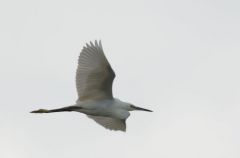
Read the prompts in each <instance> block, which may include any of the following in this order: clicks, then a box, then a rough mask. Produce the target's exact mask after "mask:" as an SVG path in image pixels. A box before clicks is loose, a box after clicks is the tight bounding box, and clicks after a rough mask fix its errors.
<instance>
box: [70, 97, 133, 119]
mask: <svg viewBox="0 0 240 158" xmlns="http://www.w3.org/2000/svg"><path fill="white" fill-rule="evenodd" d="M126 105H127V104H126V103H125V102H122V101H120V100H119V99H107V100H99V101H95V100H88V101H83V102H79V103H77V104H76V105H74V106H77V107H79V109H78V110H77V111H78V112H81V113H84V114H86V115H92V116H102V117H112V118H115V119H127V118H128V116H129V115H130V113H129V112H128V109H126Z"/></svg>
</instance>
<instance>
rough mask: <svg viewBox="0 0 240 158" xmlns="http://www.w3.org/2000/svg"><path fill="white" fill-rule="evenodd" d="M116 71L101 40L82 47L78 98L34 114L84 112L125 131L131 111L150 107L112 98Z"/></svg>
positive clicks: (78, 69)
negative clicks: (69, 104)
mask: <svg viewBox="0 0 240 158" xmlns="http://www.w3.org/2000/svg"><path fill="white" fill-rule="evenodd" d="M114 78H115V73H114V71H113V69H112V68H111V66H110V64H109V62H108V60H107V58H106V57H105V55H104V52H103V48H102V44H101V41H99V42H98V41H96V40H95V44H93V43H92V42H90V44H88V43H87V44H86V46H84V47H83V49H82V51H81V53H80V56H79V59H78V68H77V73H76V87H77V92H78V100H77V101H76V103H75V104H73V105H71V106H66V107H63V108H58V109H52V110H47V109H39V110H35V111H32V112H31V113H53V112H67V111H68V112H71V111H76V112H81V113H84V114H86V115H87V116H88V117H89V118H91V119H93V120H94V121H95V122H97V123H98V124H100V125H102V126H103V127H105V128H107V129H110V130H120V131H126V119H127V118H128V117H129V115H130V113H129V111H133V110H142V111H148V112H152V111H151V110H148V109H145V108H141V107H137V106H134V105H132V104H130V103H127V102H123V101H121V100H119V99H116V98H113V94H112V84H113V80H114Z"/></svg>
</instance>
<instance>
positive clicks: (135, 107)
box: [127, 104, 153, 112]
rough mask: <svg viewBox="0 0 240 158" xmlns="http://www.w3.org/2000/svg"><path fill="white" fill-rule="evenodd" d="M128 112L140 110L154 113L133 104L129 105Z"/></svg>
mask: <svg viewBox="0 0 240 158" xmlns="http://www.w3.org/2000/svg"><path fill="white" fill-rule="evenodd" d="M127 108H128V111H133V110H140V111H147V112H153V111H152V110H149V109H145V108H141V107H138V106H135V105H132V104H128V105H127Z"/></svg>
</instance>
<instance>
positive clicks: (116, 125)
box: [87, 115, 126, 132]
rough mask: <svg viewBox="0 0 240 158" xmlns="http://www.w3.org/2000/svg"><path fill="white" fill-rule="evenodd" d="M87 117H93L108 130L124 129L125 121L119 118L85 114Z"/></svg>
mask: <svg viewBox="0 0 240 158" xmlns="http://www.w3.org/2000/svg"><path fill="white" fill-rule="evenodd" d="M87 116H88V117H89V118H91V119H93V120H94V121H95V122H97V123H98V124H100V125H102V126H103V127H105V128H107V129H110V130H115V131H117V130H120V131H124V132H125V131H126V121H125V120H120V119H114V118H110V117H102V116H91V115H87Z"/></svg>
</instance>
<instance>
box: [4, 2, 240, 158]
mask: <svg viewBox="0 0 240 158" xmlns="http://www.w3.org/2000/svg"><path fill="white" fill-rule="evenodd" d="M239 28H240V2H239V1H237V0H218V1H217V0H215V1H214V0H201V1H200V0H199V1H190V0H181V1H179V0H170V1H161V0H146V1H140V0H138V1H137V0H135V1H128V0H121V1H111V0H101V1H97V0H92V1H91V0H86V1H83V0H75V1H73V0H68V1H59V0H41V1H31V0H21V1H18V0H9V1H5V0H3V1H0V43H1V44H0V45H1V46H0V65H1V66H0V74H1V76H0V81H1V82H0V95H1V99H0V108H1V110H0V157H1V158H47V157H51V158H76V157H78V158H80V157H81V158H97V157H104V158H133V157H137V158H147V157H149V158H239V157H240V134H239V133H240V123H239V121H240V71H239V69H240V29H239ZM95 39H98V40H99V39H101V40H102V44H103V48H104V51H105V54H106V56H107V58H108V60H109V61H110V63H111V65H112V67H113V69H114V70H115V73H116V75H117V77H116V79H115V81H114V87H113V92H114V96H115V97H117V98H119V99H121V100H123V101H128V102H131V103H133V104H134V105H137V106H140V107H145V108H149V109H151V110H153V111H154V112H153V113H147V112H132V113H131V116H130V117H129V119H128V120H127V132H126V133H123V132H114V131H109V130H106V129H104V128H103V127H101V126H99V125H98V124H96V123H95V122H94V121H92V120H90V119H89V118H87V117H86V116H85V115H84V114H80V113H74V112H72V113H56V114H46V115H34V114H30V113H29V111H31V110H35V109H38V108H57V107H62V106H67V105H71V104H73V103H74V102H75V101H76V99H77V93H76V89H75V72H76V67H77V58H78V55H79V52H80V50H81V48H82V47H83V46H84V44H85V43H86V42H89V41H90V40H95Z"/></svg>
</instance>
